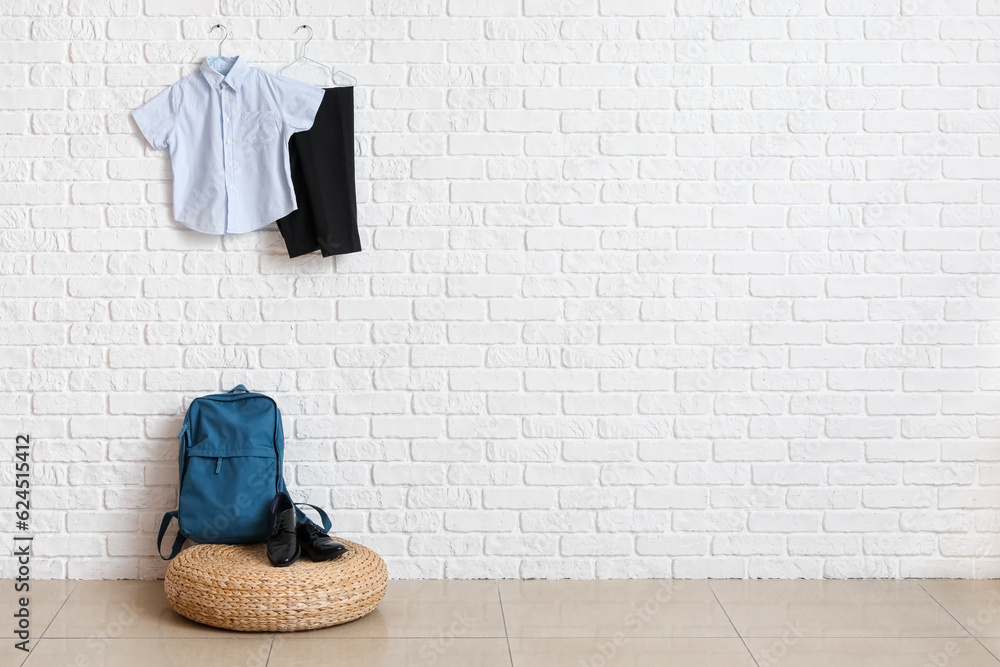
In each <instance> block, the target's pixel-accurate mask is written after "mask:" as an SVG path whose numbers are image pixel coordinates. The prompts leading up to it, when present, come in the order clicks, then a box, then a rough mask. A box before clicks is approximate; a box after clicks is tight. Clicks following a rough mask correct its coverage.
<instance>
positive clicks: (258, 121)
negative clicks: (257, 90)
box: [240, 111, 278, 146]
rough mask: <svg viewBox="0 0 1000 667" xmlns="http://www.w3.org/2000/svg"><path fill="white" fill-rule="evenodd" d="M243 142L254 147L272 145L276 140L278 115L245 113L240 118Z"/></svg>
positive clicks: (254, 112)
mask: <svg viewBox="0 0 1000 667" xmlns="http://www.w3.org/2000/svg"><path fill="white" fill-rule="evenodd" d="M240 128H241V133H242V136H243V140H244V141H246V142H247V143H248V144H251V145H254V146H262V145H266V144H273V143H274V142H275V141H277V139H278V114H276V113H273V112H271V111H247V112H244V113H243V115H242V116H241V117H240Z"/></svg>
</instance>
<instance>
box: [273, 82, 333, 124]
mask: <svg viewBox="0 0 1000 667" xmlns="http://www.w3.org/2000/svg"><path fill="white" fill-rule="evenodd" d="M275 78H276V79H277V84H276V85H275V87H274V92H275V95H276V97H277V99H276V100H275V102H276V103H277V105H278V109H279V110H280V113H281V119H282V121H283V122H284V124H285V126H286V127H287V128H288V129H289V130H291V131H292V132H303V131H305V130H308V129H309V128H310V127H312V124H313V120H314V119H315V118H316V112H317V111H319V105H320V102H322V101H323V95H324V94H325V93H324V91H323V89H322V88H317V87H316V86H310V85H309V84H308V83H303V82H301V81H296V80H295V79H289V78H287V77H283V76H279V77H275Z"/></svg>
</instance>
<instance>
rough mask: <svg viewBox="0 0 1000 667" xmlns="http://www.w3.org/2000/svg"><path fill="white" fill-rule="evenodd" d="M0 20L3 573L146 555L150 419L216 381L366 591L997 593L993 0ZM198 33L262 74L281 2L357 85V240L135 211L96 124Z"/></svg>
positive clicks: (166, 456) (999, 120)
mask: <svg viewBox="0 0 1000 667" xmlns="http://www.w3.org/2000/svg"><path fill="white" fill-rule="evenodd" d="M33 12H37V13H38V15H33ZM0 13H2V14H5V16H3V17H2V20H0V31H2V33H3V42H2V44H0V83H2V84H3V85H2V89H0V155H2V158H0V296H2V300H0V313H2V315H3V317H2V320H0V391H2V392H3V397H2V399H0V425H2V428H0V434H3V437H4V438H7V439H8V440H10V441H12V440H13V437H14V434H15V433H16V432H27V433H30V434H31V435H32V437H33V439H34V443H35V444H34V460H35V464H34V465H35V467H34V485H35V486H34V496H33V527H34V530H35V533H36V535H37V537H36V542H35V546H36V559H35V570H34V572H33V574H34V575H35V576H37V577H42V578H45V577H50V578H60V577H71V578H102V577H107V578H118V577H126V578H152V577H157V576H160V575H162V573H163V571H164V566H163V564H162V563H161V561H160V560H159V558H157V557H156V555H155V554H154V551H153V543H154V535H155V530H156V527H157V524H158V521H159V516H160V513H161V512H163V511H164V510H168V509H172V508H173V507H174V505H175V502H176V469H175V456H176V447H177V441H176V439H175V435H176V433H177V431H178V427H179V425H180V422H181V418H182V415H183V412H184V409H185V408H186V406H187V404H188V403H189V401H190V400H191V399H192V398H193V397H195V396H197V395H200V394H204V393H209V392H214V391H218V390H224V389H228V388H231V387H232V386H233V385H235V384H237V383H245V384H247V385H248V386H250V387H252V388H254V389H257V390H261V391H265V392H268V393H270V394H271V395H273V396H274V397H275V398H276V399H277V401H278V402H279V404H280V405H281V407H282V409H283V411H284V414H285V420H286V424H285V432H286V434H287V435H288V443H287V459H288V460H287V471H286V476H287V480H288V482H289V485H290V486H291V487H292V488H293V489H294V495H295V496H296V497H297V498H298V499H299V500H308V501H309V502H312V503H318V504H322V505H325V506H327V507H328V508H330V509H331V510H332V515H333V518H334V523H335V527H336V531H337V532H338V533H339V534H341V535H343V536H345V537H348V538H350V539H354V540H359V541H361V542H363V543H366V544H369V545H370V546H372V547H374V548H375V549H376V550H378V551H379V552H380V553H382V554H383V555H384V556H385V558H386V560H387V561H388V562H389V566H390V572H391V573H392V575H393V576H394V577H401V578H416V577H455V578H461V577H573V578H580V577H582V578H589V577H599V578H605V577H637V576H657V577H668V576H673V577H709V576H722V577H806V578H818V577H936V576H946V577H953V576H967V577H995V576H1000V542H998V541H997V539H996V538H997V536H998V531H1000V522H998V520H997V516H996V512H997V508H998V506H1000V444H998V438H1000V325H998V323H997V321H998V320H1000V256H998V254H997V251H998V250H1000V234H998V231H997V229H998V226H1000V186H998V184H997V181H996V179H997V177H998V176H1000V160H998V158H1000V139H998V136H997V128H998V127H1000V49H998V48H997V44H998V42H997V40H998V39H1000V11H998V5H997V4H996V3H995V2H990V1H987V0H981V1H980V2H978V3H976V2H973V1H972V0H968V1H964V0H963V1H962V2H954V3H946V2H943V1H933V2H932V1H929V0H927V1H905V2H902V3H900V2H898V1H896V0H893V1H882V0H827V1H826V2H821V1H815V2H813V1H806V2H802V1H795V2H790V1H775V2H764V1H760V2H758V1H757V0H713V1H711V2H709V1H706V0H677V1H676V2H651V1H649V0H646V1H642V2H640V1H637V0H524V1H523V2H517V1H514V0H510V1H507V0H504V1H502V2H499V1H498V2H484V1H478V0H428V1H421V2H398V1H395V0H357V1H350V2H346V1H345V2H334V3H328V2H323V1H320V0H256V1H255V0H245V1H231V0H183V2H182V1H178V0H170V1H169V2H168V1H166V0H145V2H143V1H142V0H116V1H114V2H108V1H101V2H97V1H94V2H91V1H90V0H88V1H87V2H79V1H77V0H71V1H70V2H69V3H68V4H67V3H65V2H63V3H27V2H12V3H6V6H5V7H3V8H2V9H0ZM220 20H221V21H223V22H225V23H227V24H228V25H229V26H230V27H231V30H232V34H231V38H230V40H229V41H228V42H227V43H226V49H227V51H228V53H229V54H232V53H240V54H243V55H245V56H246V57H248V58H249V59H250V60H252V61H254V62H256V63H258V64H260V65H261V66H263V67H265V68H268V69H272V70H274V69H277V68H278V67H280V66H281V65H283V64H284V63H287V62H288V61H290V60H291V59H292V58H293V57H294V56H295V55H296V53H297V48H298V46H299V45H300V44H301V37H302V36H303V35H302V33H299V35H298V36H297V37H296V38H293V36H292V35H293V31H294V29H295V28H296V26H298V25H300V24H302V23H308V24H310V25H311V26H312V27H313V28H314V31H315V39H314V40H313V42H312V44H311V45H310V52H309V54H310V56H312V57H314V58H316V59H319V60H322V61H324V62H328V63H331V64H333V65H335V66H336V67H338V68H340V69H343V70H346V71H348V72H351V73H352V74H354V75H355V76H356V77H357V78H358V79H359V81H360V82H361V85H360V87H359V88H358V89H357V93H356V101H357V113H356V118H357V123H356V124H357V136H356V142H355V150H356V153H357V155H358V164H357V178H358V197H359V212H360V218H361V234H362V239H363V243H364V246H365V248H366V252H364V253H362V254H357V255H352V256H346V257H342V258H339V259H337V260H331V259H322V258H320V257H318V256H315V257H308V258H300V259H296V260H289V259H288V258H287V257H286V256H285V255H284V253H283V250H284V248H283V244H282V242H281V240H280V237H279V235H278V234H277V232H276V231H275V230H274V228H273V227H271V228H269V229H268V230H266V231H263V232H259V233H253V234H248V235H244V236H230V237H226V238H218V237H211V236H202V235H198V234H196V233H192V232H188V231H185V230H183V229H181V228H179V227H178V226H177V225H176V224H175V223H174V222H173V221H172V218H171V214H170V207H169V206H170V187H169V186H170V183H169V181H170V170H169V166H168V160H167V157H166V155H165V154H162V153H157V152H154V151H151V150H149V149H148V148H147V147H146V146H145V143H144V141H143V140H142V138H141V137H140V135H139V133H138V131H137V129H136V127H135V125H134V124H133V122H132V121H131V118H130V116H129V113H128V112H129V111H130V110H131V109H132V108H134V107H136V106H138V105H139V104H141V103H142V102H143V100H145V99H149V98H150V97H151V96H152V95H154V94H156V93H157V92H158V91H159V90H161V89H162V88H163V87H164V86H165V85H168V84H169V83H172V82H173V81H176V80H177V79H178V78H180V77H181V76H182V75H184V74H186V73H188V72H191V71H193V69H194V68H195V67H196V66H197V63H198V62H199V61H200V58H201V57H202V56H204V55H205V54H207V53H214V51H215V49H216V42H215V41H214V40H212V39H211V38H209V36H208V29H209V27H210V26H211V25H212V24H214V23H216V22H218V21H220ZM289 73H290V74H292V75H294V76H297V77H299V78H302V79H305V80H309V81H311V82H313V83H317V84H323V83H327V81H326V80H324V79H323V72H322V70H319V69H316V68H311V67H310V66H308V65H304V66H302V65H300V66H296V68H294V69H292V70H290V72H289ZM8 451H9V450H8ZM11 468H12V466H11V465H5V466H4V469H3V471H2V474H0V479H2V480H6V481H5V482H4V491H3V493H2V494H0V498H4V499H6V501H5V504H4V508H7V509H4V510H3V512H0V517H6V518H5V519H4V521H5V525H4V526H3V528H2V529H0V530H8V528H9V526H10V524H11V522H12V521H13V519H12V518H11V513H10V511H9V508H11V507H12V506H13V495H12V493H11V487H12V484H11V479H12V470H11ZM13 565H14V563H13V561H12V560H11V559H4V560H3V561H2V565H0V575H6V576H10V575H12V574H13V569H12V568H13Z"/></svg>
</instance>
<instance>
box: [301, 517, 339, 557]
mask: <svg viewBox="0 0 1000 667" xmlns="http://www.w3.org/2000/svg"><path fill="white" fill-rule="evenodd" d="M295 532H296V534H297V535H298V538H299V547H301V549H302V552H303V553H304V554H305V555H306V557H307V558H309V560H312V561H317V562H319V561H321V560H333V559H334V558H337V557H338V556H340V555H341V554H343V553H345V552H346V551H347V547H345V546H344V545H343V544H341V543H340V542H338V541H337V540H335V539H333V538H332V537H330V536H329V535H327V534H326V533H324V532H323V531H321V530H320V529H319V528H318V527H316V526H315V525H313V524H311V523H300V524H299V525H298V527H297V528H296V529H295Z"/></svg>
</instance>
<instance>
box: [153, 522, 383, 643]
mask: <svg viewBox="0 0 1000 667" xmlns="http://www.w3.org/2000/svg"><path fill="white" fill-rule="evenodd" d="M334 539H336V540H337V541H339V542H340V543H341V544H343V545H344V546H346V547H347V553H345V554H344V555H343V556H341V557H340V558H337V559H335V560H331V561H325V562H322V563H314V562H312V561H310V560H309V559H307V558H305V557H304V556H303V557H302V558H300V559H299V560H298V561H296V562H295V563H294V564H292V565H290V566H288V567H274V566H273V565H271V563H270V562H268V560H267V550H266V549H267V547H266V546H265V545H263V544H252V545H229V544H199V545H197V546H193V547H191V548H189V549H185V550H184V551H182V552H181V553H180V555H178V556H177V558H175V559H174V560H172V561H171V562H170V566H169V567H167V575H166V578H165V581H164V586H165V588H166V590H167V600H169V601H170V606H172V607H173V608H174V610H175V611H176V612H177V613H178V614H180V615H181V616H185V617H187V618H189V619H191V620H192V621H197V622H198V623H203V624H205V625H212V626H215V627H217V628H226V629H227V630H239V631H241V632H293V631H295V630H314V629H316V628H325V627H329V626H331V625H338V624H340V623H347V622H348V621H353V620H355V619H358V618H361V617H362V616H364V615H365V614H367V613H368V612H370V611H371V610H373V609H374V608H375V606H376V605H377V604H378V603H379V601H380V600H381V599H382V596H383V595H385V589H386V584H387V582H388V579H389V575H388V571H387V570H386V567H385V562H384V561H383V560H382V559H381V558H380V557H379V555H378V554H377V553H375V552H374V551H372V550H371V549H368V548H367V547H363V546H361V545H360V544H355V543H354V542H348V541H347V540H342V539H340V538H339V537H338V538H334Z"/></svg>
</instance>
